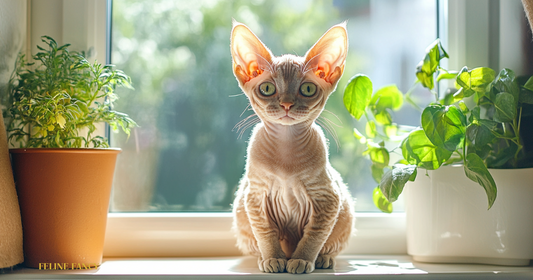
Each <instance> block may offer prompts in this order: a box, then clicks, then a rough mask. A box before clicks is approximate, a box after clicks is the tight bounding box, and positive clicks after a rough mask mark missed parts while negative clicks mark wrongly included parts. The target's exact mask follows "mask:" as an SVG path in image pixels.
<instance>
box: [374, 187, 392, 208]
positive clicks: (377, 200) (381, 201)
mask: <svg viewBox="0 0 533 280" xmlns="http://www.w3.org/2000/svg"><path fill="white" fill-rule="evenodd" d="M372 200H373V201H374V205H376V207H377V208H379V210H381V211H382V212H385V213H389V214H390V213H392V203H390V202H389V201H388V200H387V198H386V197H385V196H384V195H383V193H382V192H381V189H380V188H379V187H376V188H375V189H374V191H373V192H372Z"/></svg>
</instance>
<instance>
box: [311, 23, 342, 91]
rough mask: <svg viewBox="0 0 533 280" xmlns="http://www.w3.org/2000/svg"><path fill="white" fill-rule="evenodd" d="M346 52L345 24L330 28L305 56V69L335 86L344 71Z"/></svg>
mask: <svg viewBox="0 0 533 280" xmlns="http://www.w3.org/2000/svg"><path fill="white" fill-rule="evenodd" d="M347 52H348V34H347V32H346V22H344V23H341V24H338V25H335V26H333V27H332V28H330V29H329V30H328V31H327V32H326V33H324V35H322V37H321V38H320V39H319V40H318V42H316V44H315V45H314V46H313V47H312V48H311V49H310V50H309V51H308V52H307V54H306V55H305V63H306V69H311V71H313V72H314V73H315V74H316V75H317V76H318V77H319V78H322V79H324V80H325V81H326V82H328V83H330V84H332V85H335V84H336V83H337V82H338V81H339V79H340V77H341V76H342V72H343V71H344V63H345V61H346V54H347Z"/></svg>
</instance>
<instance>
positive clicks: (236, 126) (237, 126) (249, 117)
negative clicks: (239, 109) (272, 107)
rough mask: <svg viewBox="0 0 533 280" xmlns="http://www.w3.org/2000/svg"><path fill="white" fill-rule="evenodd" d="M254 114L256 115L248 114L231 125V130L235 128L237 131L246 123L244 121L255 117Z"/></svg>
mask: <svg viewBox="0 0 533 280" xmlns="http://www.w3.org/2000/svg"><path fill="white" fill-rule="evenodd" d="M241 116H242V114H241ZM256 116H257V114H252V115H249V116H248V117H246V118H244V119H243V120H241V121H239V122H238V123H237V124H236V125H235V126H234V127H233V129H232V131H233V130H235V129H237V131H238V130H239V129H240V128H241V127H243V126H244V125H245V124H246V122H247V121H248V120H250V119H251V118H253V117H256Z"/></svg>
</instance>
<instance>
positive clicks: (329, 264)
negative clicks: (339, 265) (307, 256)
mask: <svg viewBox="0 0 533 280" xmlns="http://www.w3.org/2000/svg"><path fill="white" fill-rule="evenodd" d="M315 267H316V268H325V269H328V268H334V267H335V258H334V257H333V256H332V255H322V254H319V255H318V257H317V258H316V262H315Z"/></svg>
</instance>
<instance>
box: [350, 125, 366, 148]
mask: <svg viewBox="0 0 533 280" xmlns="http://www.w3.org/2000/svg"><path fill="white" fill-rule="evenodd" d="M353 136H354V137H355V138H357V140H359V142H361V143H362V144H364V143H366V137H365V136H364V135H363V134H362V133H361V132H359V130H357V128H354V129H353Z"/></svg>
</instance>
